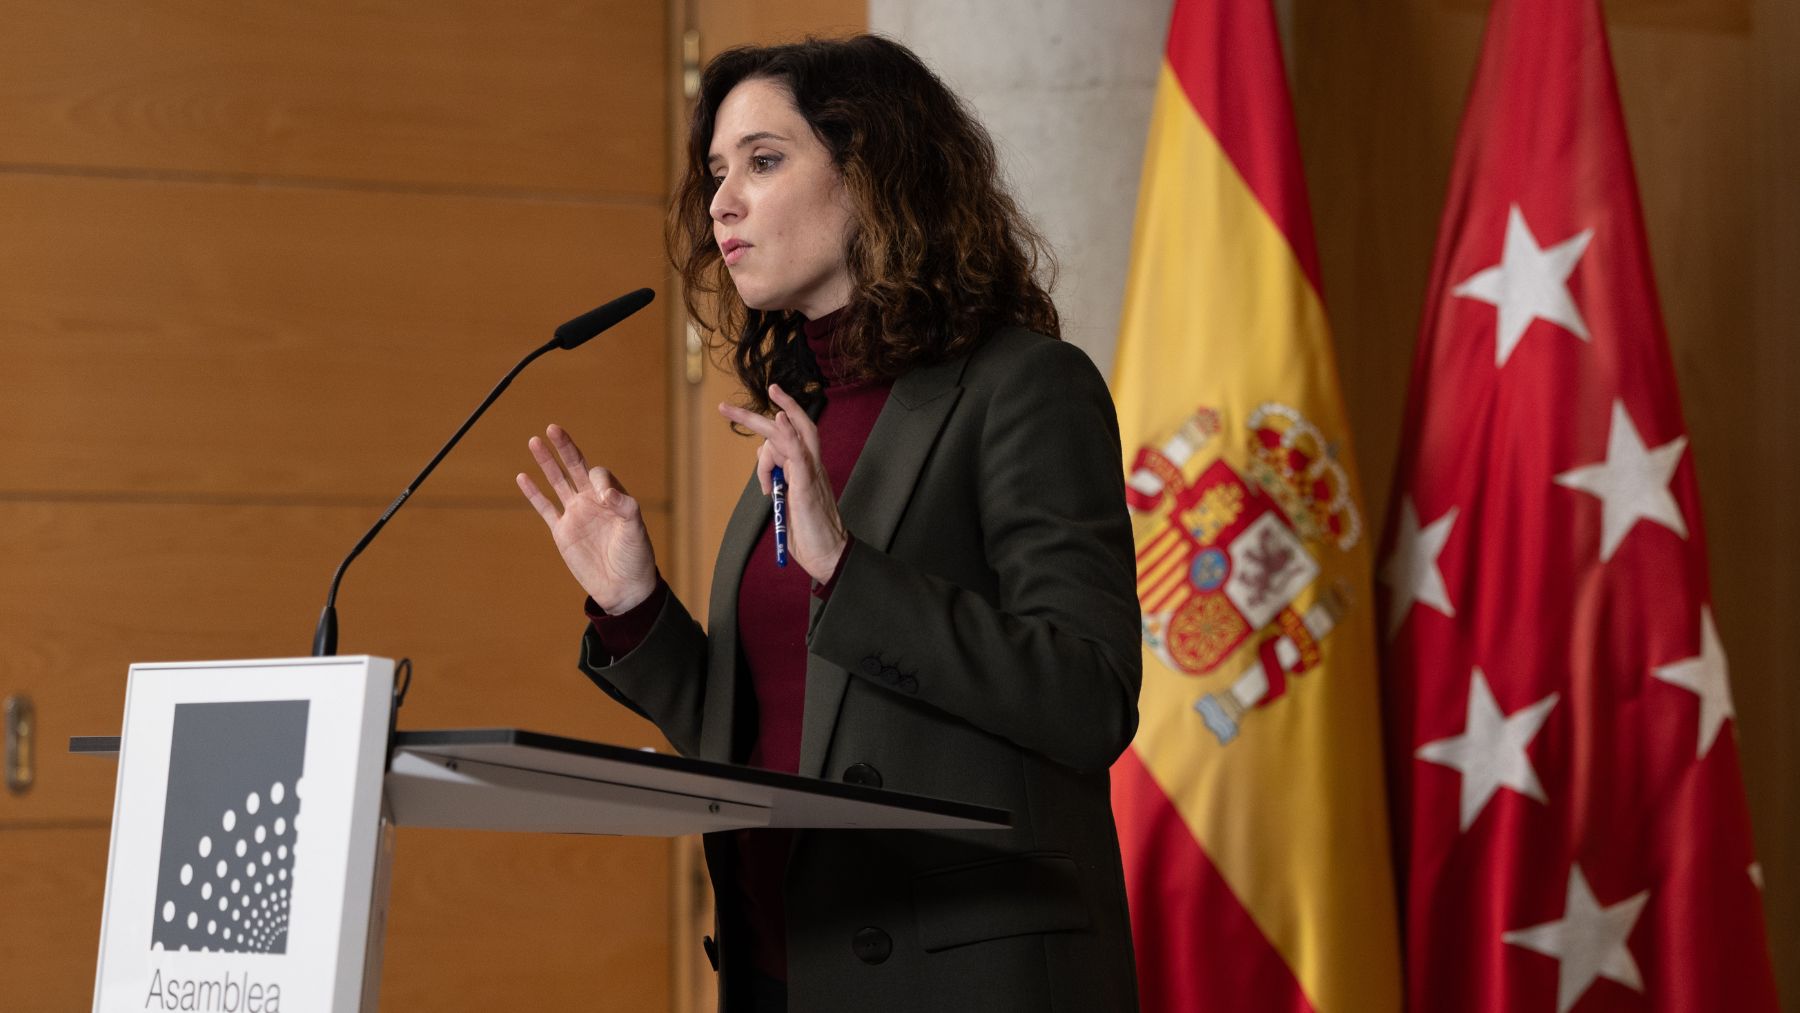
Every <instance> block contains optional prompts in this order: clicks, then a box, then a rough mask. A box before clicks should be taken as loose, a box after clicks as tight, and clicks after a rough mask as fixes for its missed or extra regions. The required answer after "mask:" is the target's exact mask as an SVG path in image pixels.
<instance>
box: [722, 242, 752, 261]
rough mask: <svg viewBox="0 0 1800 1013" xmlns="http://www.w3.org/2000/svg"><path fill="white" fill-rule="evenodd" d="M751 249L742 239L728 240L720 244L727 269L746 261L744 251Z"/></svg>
mask: <svg viewBox="0 0 1800 1013" xmlns="http://www.w3.org/2000/svg"><path fill="white" fill-rule="evenodd" d="M749 248H750V244H749V243H746V242H744V241H743V240H742V239H727V240H725V241H724V242H723V243H720V244H719V252H720V253H722V254H724V257H725V266H726V267H730V266H731V265H733V264H735V263H737V262H738V261H740V260H742V259H744V251H745V250H748V249H749Z"/></svg>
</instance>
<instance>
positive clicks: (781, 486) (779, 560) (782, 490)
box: [769, 464, 788, 566]
mask: <svg viewBox="0 0 1800 1013" xmlns="http://www.w3.org/2000/svg"><path fill="white" fill-rule="evenodd" d="M769 497H770V499H772V500H774V502H775V565H776V566H786V565H787V556H788V553H787V476H786V475H783V474H782V473H781V466H780V465H779V464H778V465H776V466H775V467H774V468H773V469H772V470H771V473H770V475H769Z"/></svg>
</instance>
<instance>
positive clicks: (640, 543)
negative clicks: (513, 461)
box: [515, 425, 656, 615]
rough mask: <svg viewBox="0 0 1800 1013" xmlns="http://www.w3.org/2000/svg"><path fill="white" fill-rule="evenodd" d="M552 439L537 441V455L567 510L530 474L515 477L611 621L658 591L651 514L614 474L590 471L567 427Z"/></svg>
mask: <svg viewBox="0 0 1800 1013" xmlns="http://www.w3.org/2000/svg"><path fill="white" fill-rule="evenodd" d="M544 435H545V436H546V437H547V438H548V445H546V442H545V440H542V439H539V438H538V437H536V436H533V437H532V438H531V441H530V443H529V446H530V448H531V456H532V457H533V458H534V459H535V460H536V461H537V463H538V468H539V469H541V470H542V471H543V473H544V479H545V481H547V482H549V483H550V490H551V491H552V492H554V493H556V498H557V499H558V500H561V501H562V510H561V512H560V513H559V512H558V511H557V508H556V505H555V504H553V503H551V502H550V499H549V497H547V496H545V495H544V493H543V491H542V490H540V489H539V488H538V487H537V483H535V482H533V481H532V480H531V476H529V475H527V474H525V473H524V472H520V473H519V474H518V476H517V477H516V479H515V481H517V482H518V483H519V491H520V492H522V493H524V494H525V498H526V499H527V500H529V501H530V502H531V506H532V508H533V509H535V510H536V511H537V512H538V516H539V517H542V518H543V519H544V523H545V524H547V525H549V527H550V535H551V537H552V538H554V539H555V540H556V549H557V551H558V552H561V553H562V557H563V563H564V564H566V565H567V566H568V568H569V573H571V574H573V575H574V577H575V580H576V582H578V583H579V584H580V585H581V587H582V589H583V590H585V591H586V592H587V593H588V596H589V597H591V598H593V599H594V603H595V604H597V605H599V606H600V607H601V608H602V609H605V610H606V611H607V613H608V614H611V615H618V614H619V613H621V612H626V611H629V610H630V609H631V608H632V607H634V606H636V605H638V604H640V603H642V602H643V601H644V599H646V598H648V597H650V594H651V592H653V591H655V590H656V555H655V553H654V552H652V551H651V548H650V533H649V531H647V530H645V528H644V516H643V512H642V511H641V510H639V509H638V502H637V500H635V499H632V498H631V496H630V495H629V494H627V493H626V492H625V488H624V487H623V486H621V485H619V483H618V481H617V480H616V479H614V478H613V476H612V473H611V472H609V471H607V470H606V469H605V468H589V467H588V466H587V461H586V459H585V458H583V457H582V456H581V448H579V447H577V446H575V441H574V440H572V439H570V438H569V434H568V432H567V431H565V430H564V429H563V428H562V427H561V426H554V425H553V426H550V427H549V428H548V429H546V430H545V431H544ZM551 447H554V448H555V449H556V453H555V456H552V455H551V452H550V450H551ZM559 462H560V463H559ZM565 469H566V473H565Z"/></svg>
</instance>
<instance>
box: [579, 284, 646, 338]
mask: <svg viewBox="0 0 1800 1013" xmlns="http://www.w3.org/2000/svg"><path fill="white" fill-rule="evenodd" d="M654 298H656V293H655V292H652V291H651V290H649V289H647V288H640V289H638V290H637V291H636V292H627V293H626V294H624V295H622V296H620V297H618V298H617V299H614V300H613V301H612V302H609V303H607V304H606V305H604V306H597V307H595V308H593V309H591V310H588V311H587V312H586V313H583V314H582V315H580V316H578V317H576V318H575V319H573V320H571V321H569V322H568V323H566V324H563V325H562V326H561V327H558V328H557V329H556V344H557V346H558V347H560V348H574V347H576V346H577V345H580V344H581V343H582V342H584V341H587V340H588V339H589V338H592V337H594V336H595V335H597V334H599V333H600V332H601V331H604V330H606V329H607V328H608V327H611V326H612V325H614V324H616V323H618V322H619V321H621V320H623V319H625V318H626V317H628V316H630V315H632V314H633V313H636V312H637V311H638V310H641V309H643V308H644V307H646V306H648V305H650V300H652V299H654Z"/></svg>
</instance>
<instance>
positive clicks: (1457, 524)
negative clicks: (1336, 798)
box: [1377, 0, 1776, 1013]
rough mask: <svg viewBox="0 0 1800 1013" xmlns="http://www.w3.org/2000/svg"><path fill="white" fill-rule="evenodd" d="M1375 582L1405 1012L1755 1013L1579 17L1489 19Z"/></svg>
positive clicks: (1644, 300)
mask: <svg viewBox="0 0 1800 1013" xmlns="http://www.w3.org/2000/svg"><path fill="white" fill-rule="evenodd" d="M1405 434H1406V435H1405V440H1404V445H1403V447H1402V449H1401V454H1400V462H1399V468H1398V471H1397V473H1396V480H1395V481H1396V484H1395V488H1394V495H1393V508H1392V510H1391V512H1390V514H1391V515H1390V518H1389V525H1388V532H1387V537H1386V541H1385V545H1384V548H1383V550H1382V552H1381V554H1380V557H1379V559H1378V562H1377V566H1378V574H1377V576H1378V581H1379V586H1380V592H1379V593H1380V597H1381V605H1382V606H1383V614H1382V635H1383V639H1384V644H1385V648H1384V650H1385V665H1384V668H1385V679H1386V700H1387V706H1388V728H1389V741H1388V750H1389V768H1390V772H1391V780H1392V785H1393V788H1394V791H1393V795H1392V805H1393V811H1394V814H1395V821H1396V842H1395V848H1396V851H1397V853H1398V855H1399V858H1400V862H1401V865H1400V874H1399V881H1400V887H1401V891H1402V895H1403V899H1402V909H1401V910H1402V921H1403V923H1404V935H1405V939H1404V951H1405V964H1406V978H1407V980H1406V990H1407V998H1408V1005H1409V1007H1410V1008H1411V1009H1414V1010H1458V1011H1461V1010H1509V1011H1513V1010H1519V1011H1538V1010H1542V1011H1546V1013H1549V1011H1555V1013H1565V1011H1570V1010H1576V1011H1599V1010H1669V1011H1676V1010H1683V1011H1685V1010H1734V1011H1736V1010H1774V1009H1775V1008H1776V999H1775V991H1774V983H1773V977H1772V974H1771V970H1770V964H1769V956H1768V947H1767V943H1766V940H1765V936H1764V928H1763V911H1762V899H1761V869H1760V867H1759V866H1758V865H1757V864H1756V862H1755V856H1754V855H1753V853H1752V848H1751V840H1750V826H1749V817H1748V813H1747V810H1746V807H1745V802H1744V792H1743V785H1742V780H1741V775H1740V773H1739V767H1738V749H1737V742H1736V722H1735V721H1734V720H1733V710H1732V702H1731V689H1730V684H1729V679H1728V672H1729V666H1728V663H1727V659H1726V654H1725V649H1724V647H1723V646H1722V645H1721V643H1720V640H1719V634H1718V629H1717V626H1716V624H1715V622H1714V618H1713V613H1712V603H1711V596H1710V593H1709V590H1708V579H1707V564H1706V551H1705V544H1704V537H1703V534H1704V530H1703V527H1702V525H1701V516H1700V503H1699V497H1698V492H1697V486H1696V482H1695V478H1694V462H1693V459H1692V454H1691V453H1690V448H1689V446H1688V441H1687V436H1686V427H1685V425H1684V423H1683V422H1682V416H1681V405H1680V400H1679V397H1678V395H1677V392H1676V387H1675V376H1674V370H1673V368H1672V365H1671V362H1670V357H1669V351H1668V342H1667V339H1666V336H1665V334H1664V331H1663V323H1662V318H1661V314H1660V312H1659V310H1658V308H1657V300H1656V291H1655V286H1654V283H1653V281H1652V278H1651V270H1650V257H1649V249H1648V246H1647V241H1646V238H1645V235H1644V227H1643V220H1642V216H1641V214H1640V211H1639V207H1638V197H1637V183H1636V179H1635V177H1634V175H1633V172H1632V167H1631V159H1630V153H1629V150H1628V148H1627V145H1626V139H1625V130H1624V122H1623V118H1622V114H1621V111H1620V106H1619V97H1618V92H1617V89H1616V86H1615V84H1614V80H1613V72H1612V64H1611V58H1610V56H1609V53H1608V49H1607V42H1606V33H1605V25H1604V22H1603V20H1602V14H1601V7H1600V3H1599V0H1495V3H1494V5H1493V9H1492V12H1491V14H1490V15H1489V21H1488V26H1487V35H1486V39H1485V42H1484V47H1483V51H1482V55H1481V61H1480V65H1479V68H1478V69H1477V72H1476V79H1475V84H1474V88H1473V91H1472V92H1471V95H1470V98H1469V105H1468V109H1467V111H1466V112H1465V114H1464V119H1463V124H1462V131H1461V135H1460V137H1459V140H1458V144H1457V150H1456V159H1455V164H1454V168H1453V170H1452V175H1451V182H1450V192H1449V197H1448V200H1447V201H1446V205H1445V211H1444V218H1443V223H1442V226H1441V229H1440V232H1439V236H1438V244H1437V253H1436V258H1435V261H1434V264H1433V268H1432V278H1431V284H1430V289H1429V294H1428V296H1427V301H1426V304H1425V312H1424V320H1423V325H1422V329H1421V336H1420V342H1419V347H1418V351H1417V354H1416V357H1415V359H1414V364H1413V374H1412V389H1411V396H1410V398H1409V401H1408V406H1407V415H1406V425H1405Z"/></svg>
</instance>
